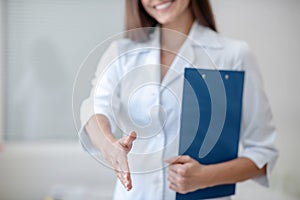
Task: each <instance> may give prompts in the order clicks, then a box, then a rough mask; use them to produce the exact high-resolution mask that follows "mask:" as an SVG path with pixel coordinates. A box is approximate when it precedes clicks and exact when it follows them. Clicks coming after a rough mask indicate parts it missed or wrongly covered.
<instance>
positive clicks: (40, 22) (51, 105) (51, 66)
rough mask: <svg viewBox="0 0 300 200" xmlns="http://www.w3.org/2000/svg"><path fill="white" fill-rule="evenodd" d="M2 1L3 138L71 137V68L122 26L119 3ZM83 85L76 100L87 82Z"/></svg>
mask: <svg viewBox="0 0 300 200" xmlns="http://www.w3.org/2000/svg"><path fill="white" fill-rule="evenodd" d="M2 3H3V5H2V7H3V8H4V23H5V24H4V26H3V27H4V30H3V33H4V39H3V41H5V51H4V55H3V57H4V62H5V64H4V75H3V77H4V79H5V80H4V83H5V87H4V95H3V96H4V97H3V98H4V99H3V100H4V103H5V106H4V109H5V111H4V119H5V120H4V132H5V134H4V139H6V140H9V141H27V140H28V141H40V140H57V139H59V140H68V139H76V138H77V134H76V129H75V125H74V122H73V114H72V86H73V82H74V79H75V76H76V73H77V70H78V68H79V66H80V63H81V62H82V61H83V60H84V58H85V57H86V56H87V55H88V53H89V51H90V50H91V49H92V48H93V47H94V46H96V45H97V44H98V43H99V42H101V41H103V40H104V39H105V38H107V37H108V36H110V35H112V34H115V33H118V32H120V31H122V30H123V21H124V20H123V16H124V1H119V0H101V1H99V0H87V1H82V0H26V1H21V0H5V1H3V2H2ZM104 27H105V28H104ZM2 52H3V51H2ZM88 79H89V78H87V80H88ZM85 87H86V91H87V92H86V93H85V94H82V96H81V98H82V99H84V98H85V97H86V96H87V95H88V93H89V89H90V88H89V87H90V85H89V83H87V84H86V86H85ZM3 100H2V101H3Z"/></svg>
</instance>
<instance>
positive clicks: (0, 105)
mask: <svg viewBox="0 0 300 200" xmlns="http://www.w3.org/2000/svg"><path fill="white" fill-rule="evenodd" d="M3 21H4V16H3V1H2V0H0V52H1V53H0V148H1V141H2V130H3V103H2V99H3V98H2V97H3V83H4V81H3V77H4V76H3V69H4V68H3V64H4V61H3V50H4V44H3V41H4V40H3Z"/></svg>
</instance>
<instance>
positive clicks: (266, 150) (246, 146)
mask: <svg viewBox="0 0 300 200" xmlns="http://www.w3.org/2000/svg"><path fill="white" fill-rule="evenodd" d="M239 57H240V58H241V63H240V64H241V65H242V67H243V68H244V69H245V83H244V96H243V111H242V125H241V143H242V146H243V150H242V152H241V153H240V155H239V156H240V157H246V158H249V159H250V160H252V161H253V162H254V163H255V164H256V166H257V167H258V168H260V169H261V168H262V167H264V166H265V165H267V173H266V175H265V176H261V177H257V178H254V181H256V182H258V183H259V184H261V185H264V186H268V185H269V176H270V172H271V170H272V169H273V167H274V164H275V162H276V160H277V157H278V152H277V150H276V148H275V146H274V140H275V136H276V129H275V125H274V121H273V116H272V113H271V108H270V105H269V102H268V99H267V96H266V93H265V91H264V88H263V81H262V77H261V74H260V71H259V68H258V65H257V63H256V61H255V59H254V57H253V55H252V53H251V51H250V49H249V47H248V45H247V44H246V43H242V45H241V48H240V51H239Z"/></svg>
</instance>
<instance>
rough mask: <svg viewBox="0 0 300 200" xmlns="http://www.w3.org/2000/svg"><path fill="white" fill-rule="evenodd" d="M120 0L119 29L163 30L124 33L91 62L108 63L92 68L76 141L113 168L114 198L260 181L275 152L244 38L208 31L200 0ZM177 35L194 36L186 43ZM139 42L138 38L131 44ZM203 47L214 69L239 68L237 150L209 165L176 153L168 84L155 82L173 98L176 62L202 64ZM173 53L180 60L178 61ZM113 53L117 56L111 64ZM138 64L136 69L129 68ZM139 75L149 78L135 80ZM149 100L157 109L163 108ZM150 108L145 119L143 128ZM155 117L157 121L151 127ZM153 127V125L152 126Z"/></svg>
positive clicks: (206, 8) (206, 10)
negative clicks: (122, 17)
mask: <svg viewBox="0 0 300 200" xmlns="http://www.w3.org/2000/svg"><path fill="white" fill-rule="evenodd" d="M126 3H127V13H126V16H127V18H126V22H127V24H126V25H127V30H131V29H134V28H143V27H160V28H164V29H159V30H158V31H157V30H152V29H149V30H148V29H144V30H142V31H140V30H137V31H136V32H139V34H134V33H136V32H129V33H128V34H127V37H128V38H129V39H124V40H120V41H116V42H114V43H113V44H111V46H110V47H109V49H108V50H107V51H106V53H105V54H104V55H103V58H102V60H101V61H100V63H99V66H103V65H109V64H108V63H113V64H110V68H109V69H108V70H107V72H106V73H105V74H104V75H103V74H102V75H100V74H101V73H100V72H99V70H98V72H97V73H96V79H95V80H96V81H97V82H94V89H93V90H92V92H91V96H90V97H89V99H87V100H86V101H85V102H84V103H83V105H82V112H81V120H82V125H83V126H84V129H83V130H82V131H81V133H80V134H81V142H82V143H83V145H84V147H85V148H86V149H87V150H89V151H96V152H97V151H100V152H101V155H102V156H103V157H104V158H105V160H106V161H107V162H108V163H109V164H110V165H111V166H112V167H113V168H114V169H115V173H116V175H117V177H118V179H119V180H120V181H119V182H118V183H117V185H116V190H115V195H114V198H115V199H143V200H147V199H149V200H150V199H151V200H152V199H175V192H178V193H182V194H185V193H188V192H192V191H195V190H197V189H201V188H206V187H210V186H216V185H221V184H229V183H237V182H240V181H244V180H247V179H254V180H255V181H257V182H259V183H261V184H263V185H268V175H269V173H270V171H271V169H272V168H273V166H274V164H275V161H276V158H277V151H276V149H275V148H274V139H275V134H276V133H275V128H274V125H273V119H272V115H271V111H270V106H269V103H268V100H267V98H266V95H265V92H264V90H263V86H262V81H261V76H260V74H259V70H258V67H257V64H256V63H255V61H254V60H253V57H252V56H251V53H250V51H249V48H248V46H247V44H245V43H244V42H241V41H237V40H233V39H229V38H226V37H224V36H222V35H220V34H218V33H217V32H216V31H217V29H216V25H215V22H214V17H213V14H212V10H211V7H210V4H209V1H208V0H128V1H126ZM171 30H172V31H171ZM141 32H142V33H141ZM143 33H144V35H143ZM137 35H138V36H137ZM183 35H188V37H189V38H192V40H193V41H196V42H195V43H191V42H190V41H188V40H187V39H186V37H183ZM142 36H144V37H142ZM142 40H144V41H145V42H139V41H142ZM149 46H150V47H151V48H150V49H149V48H148V47H149ZM145 47H147V48H145ZM155 47H158V48H159V50H157V48H155ZM136 49H138V50H136ZM203 49H205V52H207V53H208V54H209V57H210V59H211V60H212V62H213V63H214V64H215V65H216V66H218V69H226V70H244V71H245V86H244V97H243V116H242V129H241V133H240V134H241V137H240V142H241V144H242V145H243V151H242V152H241V153H240V154H239V157H238V158H236V159H234V160H231V161H227V162H223V163H218V164H213V165H203V164H201V163H198V162H197V161H195V160H194V159H192V158H191V157H189V156H176V152H178V137H177V136H178V129H179V120H178V119H179V116H180V110H179V106H178V105H177V104H176V101H175V100H174V99H173V97H172V94H171V92H168V89H166V90H160V89H157V88H156V86H155V85H159V86H158V88H159V87H161V85H160V84H165V85H167V86H168V87H170V88H171V89H173V90H176V91H175V93H176V95H178V96H179V97H180V94H181V92H182V79H178V80H177V81H176V78H175V79H174V77H178V76H180V75H182V73H181V72H182V71H183V70H184V68H185V67H186V66H187V65H185V64H182V63H183V62H186V63H192V65H193V66H205V64H202V63H201V62H203V59H202V57H201V56H200V54H201V52H200V51H201V50H202V51H203ZM157 51H158V52H157ZM126 52H127V53H126ZM128 52H130V53H128ZM180 53H181V54H180ZM179 54H180V56H179ZM181 57H184V59H185V61H182V62H181V61H180V58H181ZM114 58H117V61H114V62H113V61H112V60H114ZM199 58H201V59H199ZM110 61H112V62H110ZM178 63H180V64H178ZM157 64H158V65H157ZM141 65H143V67H142V68H138V67H136V66H141ZM133 66H134V67H135V68H134V70H133ZM157 66H159V67H157ZM141 69H142V70H141ZM100 77H101V78H100ZM100 79H101V80H100ZM145 79H146V80H145ZM169 80H171V81H169ZM173 80H175V81H173ZM180 80H181V81H180ZM143 81H144V82H147V83H153V82H154V83H156V84H152V85H151V84H150V85H147V84H144V85H143V84H142V83H143ZM168 81H169V82H168ZM167 83H170V84H171V86H170V85H168V84H167ZM172 84H173V85H172ZM174 84H175V85H174ZM133 85H134V87H133ZM141 85H143V86H142V87H135V86H141ZM165 85H164V87H165ZM136 88H139V89H136ZM178 88H179V89H178ZM129 95H131V96H133V97H129ZM179 99H180V98H179ZM158 101H159V103H157V102H158ZM155 106H160V107H162V108H163V109H162V110H163V111H164V112H161V109H155V108H156V107H155ZM93 108H94V109H93ZM108 108H112V109H108ZM151 108H152V110H151V112H150V117H151V118H152V119H151V120H152V121H151V120H150V121H151V123H152V125H150V126H148V125H149V124H147V123H148V122H149V109H151ZM126 111H128V112H126ZM126 114H127V116H126ZM128 115H129V117H128ZM128 119H130V120H132V119H133V120H135V121H136V123H137V124H133V123H131V122H130V120H128ZM160 121H163V123H161V124H163V126H159V123H160ZM156 122H157V123H156ZM120 127H121V130H122V132H123V134H124V136H123V137H122V138H121V139H116V137H115V136H114V134H113V133H114V132H115V131H116V129H117V128H120ZM133 127H134V128H133ZM144 127H147V129H145V128H144ZM156 127H160V129H158V130H155V129H156ZM131 130H133V131H131ZM149 130H150V131H149ZM151 130H152V131H153V133H152V132H151ZM151 134H152V135H151ZM170 138H171V139H170ZM166 141H167V142H166ZM166 144H167V145H166ZM139 153H140V154H139ZM132 154H134V155H133V156H132V157H130V156H131V155H132ZM164 162H165V163H167V167H165V166H166V165H165V164H162V163H164ZM129 166H130V168H129ZM133 168H134V169H133ZM133 171H134V172H138V173H131V172H133ZM122 185H123V187H122ZM228 198H230V197H224V199H228Z"/></svg>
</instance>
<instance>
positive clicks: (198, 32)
mask: <svg viewBox="0 0 300 200" xmlns="http://www.w3.org/2000/svg"><path fill="white" fill-rule="evenodd" d="M188 37H189V39H190V40H192V42H193V43H192V45H193V46H199V47H203V48H223V47H224V45H223V44H222V41H221V40H220V37H219V36H218V33H216V32H215V31H213V30H211V29H210V28H208V27H206V26H203V25H201V24H199V23H198V22H197V21H194V23H193V25H192V28H191V30H190V33H189V35H188Z"/></svg>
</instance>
